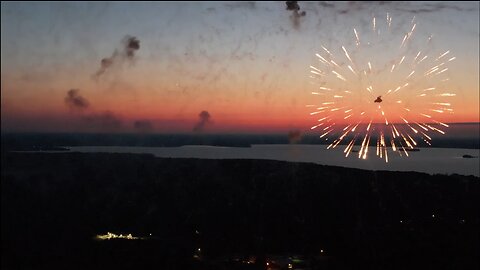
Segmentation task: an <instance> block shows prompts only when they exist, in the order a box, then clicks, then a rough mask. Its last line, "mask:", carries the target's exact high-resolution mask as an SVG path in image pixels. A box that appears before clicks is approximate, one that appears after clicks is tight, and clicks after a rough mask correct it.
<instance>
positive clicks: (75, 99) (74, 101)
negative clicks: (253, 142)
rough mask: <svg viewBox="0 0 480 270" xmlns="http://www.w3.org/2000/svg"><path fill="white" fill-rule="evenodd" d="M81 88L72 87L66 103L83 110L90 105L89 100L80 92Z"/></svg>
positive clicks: (72, 107)
mask: <svg viewBox="0 0 480 270" xmlns="http://www.w3.org/2000/svg"><path fill="white" fill-rule="evenodd" d="M79 92H80V90H79V89H70V90H68V92H67V96H66V97H65V103H66V104H67V106H68V107H70V108H71V109H79V110H83V109H86V108H88V106H90V104H89V102H88V100H87V99H86V98H84V97H82V96H80V94H79Z"/></svg>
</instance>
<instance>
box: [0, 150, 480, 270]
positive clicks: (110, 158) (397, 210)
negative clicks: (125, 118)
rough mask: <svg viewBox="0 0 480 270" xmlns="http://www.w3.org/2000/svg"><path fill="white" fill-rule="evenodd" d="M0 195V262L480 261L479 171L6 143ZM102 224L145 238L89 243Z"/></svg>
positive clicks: (433, 264)
mask: <svg viewBox="0 0 480 270" xmlns="http://www.w3.org/2000/svg"><path fill="white" fill-rule="evenodd" d="M1 202H2V203H1V237H2V241H1V245H2V251H1V252H2V260H1V264H2V269H119V268H122V269H153V268H155V269H233V268H231V267H228V265H227V264H221V263H218V261H219V259H218V258H228V257H229V256H231V255H232V254H245V255H254V256H256V257H257V258H258V263H256V264H255V265H253V266H251V268H248V269H264V267H265V263H264V262H265V261H264V260H263V261H262V258H265V257H266V256H267V254H301V255H303V256H305V258H311V261H314V258H317V257H318V255H319V254H320V251H321V250H324V252H323V254H324V256H325V257H326V258H328V259H326V260H325V261H324V262H323V264H321V263H318V264H316V266H315V264H312V269H360V268H365V269H478V267H479V260H478V254H480V243H479V236H480V235H479V230H480V181H479V178H478V177H473V176H460V175H450V176H447V175H433V176H432V175H428V174H423V173H414V172H384V171H377V172H375V171H365V170H358V169H348V168H341V167H329V166H321V165H314V164H307V163H288V162H280V161H266V160H200V159H160V158H154V157H153V156H150V155H130V154H80V153H55V154H45V153H12V152H2V166H1ZM107 231H109V232H114V233H132V234H133V235H134V236H146V237H149V239H148V240H133V241H132V240H123V241H122V240H108V241H94V240H92V237H93V236H95V235H96V234H100V233H106V232H107ZM150 234H152V235H151V236H150ZM198 248H201V252H202V254H201V255H202V257H201V261H196V260H194V259H193V257H192V256H193V255H194V254H195V252H196V250H198ZM316 256H317V257H316ZM215 262H216V263H215Z"/></svg>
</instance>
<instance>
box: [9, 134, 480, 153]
mask: <svg viewBox="0 0 480 270" xmlns="http://www.w3.org/2000/svg"><path fill="white" fill-rule="evenodd" d="M1 136H2V138H1V142H2V145H1V146H2V149H8V150H28V151H31V150H34V151H35V150H62V149H61V147H64V146H142V147H178V146H183V145H212V146H230V147H250V146H251V145H253V144H289V143H292V132H290V133H285V134H243V135H234V134H144V133H137V134H135V133H131V134H108V133H103V134H89V133H2V134H1ZM344 141H345V142H349V138H348V136H347V137H346V138H345V139H344ZM417 141H418V142H417V143H418V146H419V147H440V148H466V149H478V148H479V147H480V141H479V140H478V135H475V136H471V137H448V136H440V137H436V138H434V139H433V141H432V146H428V145H427V144H426V143H424V142H423V141H422V140H417ZM293 142H294V143H296V144H327V145H328V144H330V143H331V141H325V139H321V138H319V136H317V135H302V134H301V133H300V132H299V131H298V135H297V137H296V138H295V139H294V140H293ZM375 144H376V137H375V136H372V140H371V142H370V145H371V146H375Z"/></svg>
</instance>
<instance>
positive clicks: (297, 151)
mask: <svg viewBox="0 0 480 270" xmlns="http://www.w3.org/2000/svg"><path fill="white" fill-rule="evenodd" d="M66 148H68V149H70V150H71V151H73V152H83V153H92V152H103V153H135V154H153V155H155V156H157V157H162V158H202V159H269V160H281V161H293V162H309V163H317V164H322V165H332V166H342V167H350V168H359V169H366V170H387V171H416V172H425V173H429V174H436V173H440V174H453V173H456V174H462V175H475V176H477V177H478V176H480V168H479V167H480V164H479V162H480V161H479V159H478V156H479V155H480V150H479V149H458V148H420V151H418V152H408V154H409V157H405V154H403V157H400V156H399V155H398V153H397V152H393V151H392V150H391V149H389V151H388V159H389V162H388V163H386V162H385V159H380V158H378V157H377V156H376V155H375V151H376V149H375V148H374V147H369V150H368V157H367V159H365V160H363V159H359V158H358V153H351V154H350V156H349V157H347V158H346V157H345V154H344V153H343V148H344V147H342V148H336V149H329V150H327V149H326V146H325V145H278V144H274V145H252V147H246V148H239V147H220V146H203V145H198V146H197V145H192V146H181V147H128V146H78V147H66ZM463 155H471V156H475V157H477V158H463V157H462V156H463Z"/></svg>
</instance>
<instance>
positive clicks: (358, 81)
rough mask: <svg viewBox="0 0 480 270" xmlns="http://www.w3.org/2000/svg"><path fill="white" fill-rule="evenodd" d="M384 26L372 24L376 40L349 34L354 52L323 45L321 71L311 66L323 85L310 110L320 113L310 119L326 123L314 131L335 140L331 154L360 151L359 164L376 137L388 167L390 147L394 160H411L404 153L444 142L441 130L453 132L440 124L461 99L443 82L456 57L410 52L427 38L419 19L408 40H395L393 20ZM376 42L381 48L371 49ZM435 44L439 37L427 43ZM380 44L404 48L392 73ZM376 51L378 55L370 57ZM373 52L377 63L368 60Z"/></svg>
mask: <svg viewBox="0 0 480 270" xmlns="http://www.w3.org/2000/svg"><path fill="white" fill-rule="evenodd" d="M379 22H381V20H377V18H376V17H375V16H374V17H373V18H372V20H371V28H370V31H371V34H370V33H368V32H365V33H361V31H359V30H358V29H359V28H353V31H352V32H353V33H352V32H350V33H352V38H353V43H354V46H355V47H356V49H355V50H349V48H348V46H347V45H341V46H340V47H339V48H327V47H326V46H324V45H321V50H320V51H319V52H318V53H316V54H315V56H316V59H317V60H318V61H317V64H316V65H311V66H310V76H309V77H310V78H312V79H314V80H316V81H319V82H320V84H315V83H313V84H315V85H317V86H316V88H317V90H316V91H312V92H311V94H312V95H314V96H315V97H317V98H321V100H322V101H321V102H320V103H319V104H320V106H318V105H314V104H309V105H307V107H312V108H316V110H314V111H311V112H310V115H311V116H314V117H317V116H319V117H318V118H319V119H318V120H317V121H318V122H317V124H316V125H313V126H311V128H310V129H311V130H314V129H317V130H320V133H321V135H320V138H325V140H329V138H331V139H332V142H331V143H330V144H329V145H328V147H327V149H333V148H335V147H337V146H338V145H340V144H341V143H343V144H346V147H345V149H344V150H343V152H344V153H345V157H348V156H349V155H350V153H351V152H357V151H353V149H354V147H355V146H356V143H358V146H359V147H360V150H359V151H358V158H361V159H366V158H367V153H368V148H369V146H370V140H371V139H372V136H373V138H374V139H373V140H372V143H374V144H376V149H377V150H376V154H377V156H379V157H380V158H381V159H384V160H385V162H389V155H388V148H389V147H390V148H391V149H392V151H393V153H397V154H398V155H399V156H403V154H405V156H406V157H408V156H409V155H408V153H407V150H406V149H405V147H407V148H410V149H413V147H415V146H417V145H419V144H418V143H420V142H422V141H423V142H424V143H425V144H427V145H431V141H432V137H431V135H429V133H432V132H438V133H440V134H445V131H443V130H442V129H440V128H441V127H444V128H448V125H447V124H445V123H443V122H442V121H439V120H437V119H435V118H436V117H437V116H440V115H442V114H446V113H452V112H453V109H452V106H451V102H449V101H448V100H446V99H447V98H450V97H455V96H456V95H455V94H454V93H452V92H451V91H449V90H447V88H446V86H444V85H443V84H444V83H446V82H448V81H449V78H448V77H447V78H445V77H443V76H444V74H446V73H448V70H449V68H448V67H447V64H448V63H449V62H451V61H453V60H455V59H456V58H455V57H454V56H451V55H450V53H451V52H450V50H446V51H443V52H441V53H434V52H433V53H432V54H431V55H430V54H429V53H427V52H429V51H430V50H429V49H426V50H415V52H412V50H410V49H408V47H409V46H410V43H414V42H415V41H414V39H416V38H415V37H414V36H416V37H418V36H420V33H419V32H418V31H417V29H418V27H417V26H418V25H417V22H416V21H415V17H413V19H412V20H411V22H410V26H409V27H408V29H406V31H405V32H403V33H402V34H401V35H400V36H393V37H390V36H391V35H394V33H393V32H394V31H393V29H396V27H393V23H392V22H393V20H392V17H391V15H390V14H389V13H387V15H386V21H385V25H384V26H382V25H381V24H382V23H379ZM360 29H361V28H360ZM381 33H382V34H383V33H385V34H384V35H386V37H383V35H381ZM415 33H416V34H415ZM372 35H373V40H374V41H370V42H369V40H371V38H372ZM389 35H390V36H389ZM360 37H361V38H360ZM382 38H383V39H382ZM395 40H396V41H395ZM431 40H432V35H430V36H429V37H428V40H427V42H428V43H429V42H431ZM375 41H378V42H377V43H375ZM381 41H384V42H395V43H394V44H400V47H399V48H398V47H397V48H398V49H399V50H400V51H399V52H398V53H396V54H395V55H397V58H395V59H394V60H392V61H390V62H389V64H387V65H386V63H382V62H381V60H378V59H381V57H377V54H378V53H379V52H380V53H382V50H381V49H380V48H382V47H381V44H382V43H381ZM396 42H398V43H396ZM346 44H351V43H346ZM369 46H370V47H372V48H373V49H371V48H370V51H369ZM375 46H377V47H375ZM397 46H398V45H397ZM368 52H371V54H372V55H370V56H368ZM365 55H367V57H365ZM343 57H345V58H346V59H347V60H348V61H347V63H345V60H342V59H344V58H343ZM354 59H355V61H354ZM447 59H448V60H447ZM387 74H388V76H387ZM385 76H386V77H385ZM330 84H331V85H330ZM326 85H328V87H327V86H326ZM359 89H362V90H359ZM362 91H363V93H364V94H362ZM373 100H374V102H373ZM376 102H378V105H376ZM374 103H375V104H374ZM407 105H408V107H407ZM387 115H388V118H387ZM411 117H414V118H411ZM418 117H420V118H418ZM415 119H424V120H420V121H418V120H417V121H415ZM344 123H345V124H344ZM416 138H418V139H417V140H416ZM357 139H358V140H357ZM423 142H422V143H423Z"/></svg>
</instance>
